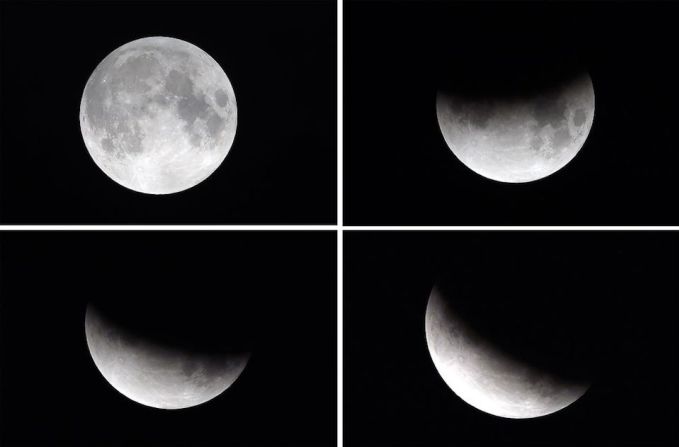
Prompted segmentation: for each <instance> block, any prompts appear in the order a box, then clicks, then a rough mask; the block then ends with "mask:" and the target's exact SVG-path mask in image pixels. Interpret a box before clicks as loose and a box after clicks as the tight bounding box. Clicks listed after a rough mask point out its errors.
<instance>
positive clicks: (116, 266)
mask: <svg viewBox="0 0 679 447" xmlns="http://www.w3.org/2000/svg"><path fill="white" fill-rule="evenodd" d="M0 248H1V249H2V257H1V262H0V278H2V281H1V282H0V309H1V312H0V362H1V365H2V374H1V375H0V417H1V420H0V444H2V445H3V446H8V447H10V446H67V445H68V446H80V445H81V446H88V445H111V446H113V445H132V446H148V445H154V446H155V445H158V446H160V445H163V446H186V445H195V446H201V447H202V446H205V447H207V446H214V445H234V446H261V447H265V446H279V445H280V446H290V447H292V446H300V445H309V446H311V445H314V446H325V447H335V446H336V443H337V441H336V428H335V427H336V423H337V412H336V409H337V403H336V392H337V391H336V379H337V376H336V371H337V355H336V351H335V346H336V344H337V341H336V336H337V326H336V318H337V316H336V304H335V303H336V289H337V285H336V272H337V268H336V259H337V254H336V251H335V248H336V235H335V233H334V232H320V231H317V232H293V231H281V232H273V231H257V232H240V231H209V232H208V231H179V232H173V231H158V232H155V231H112V232H107V231H76V232H66V231H57V232H54V231H26V232H24V231H11V232H8V231H4V232H2V233H0ZM112 424H113V426H112Z"/></svg>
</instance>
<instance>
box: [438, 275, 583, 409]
mask: <svg viewBox="0 0 679 447" xmlns="http://www.w3.org/2000/svg"><path fill="white" fill-rule="evenodd" d="M425 329H426V338H427V346H428V348H429V353H430V355H431V358H432V360H433V362H434V365H435V366H436V369H437V370H438V372H439V374H440V375H441V377H442V378H443V380H444V381H445V383H446V384H447V385H448V386H449V387H450V388H451V389H452V390H453V392H455V394H457V395H458V396H459V397H460V398H461V399H462V400H464V401H465V402H467V403H468V404H470V405H472V406H473V407H475V408H478V409H479V410H482V411H484V412H486V413H490V414H493V415H495V416H500V417H504V418H512V419H523V418H534V417H539V416H545V415H548V414H551V413H554V412H556V411H559V410H561V409H563V408H565V407H567V406H569V405H570V404H572V403H573V402H575V401H576V400H578V399H579V398H580V397H581V396H582V395H583V394H584V393H585V392H586V391H587V389H588V388H589V385H590V384H589V382H585V381H582V380H578V381H574V380H569V379H566V378H564V377H560V376H557V375H556V374H554V373H553V372H547V371H545V370H543V369H540V368H538V367H535V366H533V365H531V364H530V363H528V362H525V361H522V360H519V359H518V358H517V357H516V356H513V355H511V354H509V353H508V352H504V351H503V350H502V349H500V348H499V347H498V346H497V344H495V343H493V342H492V341H490V340H489V339H487V338H485V337H484V336H483V334H479V333H477V332H476V331H475V330H474V328H472V327H471V325H469V324H467V322H465V321H464V320H463V318H461V317H460V316H459V315H458V313H457V312H456V311H455V309H454V306H452V305H451V303H450V300H449V299H448V298H447V297H445V296H444V294H443V292H442V291H441V289H439V288H437V287H435V288H434V289H433V290H432V293H431V295H430V297H429V303H428V304H427V311H426V317H425Z"/></svg>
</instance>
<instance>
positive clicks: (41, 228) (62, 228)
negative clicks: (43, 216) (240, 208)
mask: <svg viewBox="0 0 679 447" xmlns="http://www.w3.org/2000/svg"><path fill="white" fill-rule="evenodd" d="M0 231H337V225H0Z"/></svg>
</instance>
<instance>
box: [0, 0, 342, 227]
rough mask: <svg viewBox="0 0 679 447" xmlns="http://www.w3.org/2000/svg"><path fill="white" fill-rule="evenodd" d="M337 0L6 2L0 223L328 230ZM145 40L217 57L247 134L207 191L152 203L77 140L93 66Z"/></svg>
mask: <svg viewBox="0 0 679 447" xmlns="http://www.w3.org/2000/svg"><path fill="white" fill-rule="evenodd" d="M335 11H336V5H335V3H334V2H330V1H314V2H286V1H268V2H267V1H252V2H241V1H239V2H228V1H227V2H213V1H207V2H199V1H195V2H194V1H191V2H176V1H172V2H157V1H149V2H136V1H135V2H132V1H121V2H110V1H97V2H82V1H80V2H79V1H75V2H73V1H59V2H42V1H21V2H5V1H3V2H2V3H1V4H0V64H1V66H2V78H1V84H0V85H1V87H0V96H1V101H0V113H1V115H0V116H1V119H0V122H1V123H2V124H1V126H2V128H1V132H0V138H1V140H0V146H1V147H2V159H1V162H2V163H1V168H0V220H1V221H2V222H3V223H12V224H24V223H33V224H74V223H75V224H145V223H155V224H165V223H170V224H203V223H204V224H213V223H217V224H301V223H308V224H323V223H326V224H327V223H334V220H335V213H336V208H337V205H336V203H337V201H336V197H337V193H336V184H337V180H336V179H337V168H336V160H337V155H336V154H337V151H336V147H337V139H336V117H337V112H336V110H337V101H336V98H337V94H336V91H337V89H336V86H337V81H336V79H337V77H336V73H337V63H336V60H337V57H336V55H337V52H336V42H337V33H336V29H337V25H336V23H337V17H336V12H335ZM148 36H170V37H176V38H178V39H182V40H186V41H188V42H190V43H192V44H194V45H196V46H198V47H199V48H201V49H203V50H204V51H206V52H207V53H208V54H210V55H211V56H212V57H213V58H214V59H215V60H216V61H217V62H218V63H219V64H220V65H221V67H222V68H223V69H224V71H225V73H226V74H227V76H228V77H229V80H230V81H231V84H232V85H233V87H234V90H235V93H236V101H237V104H238V128H237V131H236V139H235V141H234V144H233V146H232V147H231V151H230V152H229V154H228V156H227V158H226V160H225V161H224V162H223V163H222V165H221V167H220V168H219V169H218V170H217V171H215V172H214V173H213V174H212V175H211V176H210V177H209V178H208V179H207V180H205V181H204V182H202V183H201V184H200V185H198V186H196V187H194V188H191V189H189V190H187V191H183V192H181V193H179V194H171V195H167V196H160V197H154V196H151V195H146V194H142V193H137V192H134V191H131V190H128V189H126V188H124V187H122V186H119V185H118V184H117V183H115V182H114V181H113V180H110V179H109V178H108V177H107V176H106V175H105V174H104V173H103V172H102V171H101V170H99V168H98V167H97V166H96V165H95V164H94V162H93V161H92V159H91V157H90V155H89V153H88V151H87V149H86V147H85V144H84V142H83V140H82V136H81V133H80V123H79V118H78V115H79V107H80V99H81V96H82V92H83V89H84V87H85V83H86V82H87V79H88V78H89V76H90V75H91V74H92V71H93V70H94V69H95V67H96V66H97V64H99V62H101V60H102V59H103V58H104V57H105V56H106V55H107V54H108V53H110V52H111V51H113V50H114V49H116V48H118V47H119V46H121V45H123V44H125V43H127V42H129V41H132V40H135V39H138V38H141V37H148Z"/></svg>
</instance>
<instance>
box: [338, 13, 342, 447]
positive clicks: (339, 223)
mask: <svg viewBox="0 0 679 447" xmlns="http://www.w3.org/2000/svg"><path fill="white" fill-rule="evenodd" d="M343 2H344V0H337V447H343V445H344V436H343V435H344V399H343V398H344V326H343V324H344V296H343V292H344V283H343V281H344V264H343V263H344V231H343V225H344V189H343V188H344V178H343V176H344V29H343V26H344V4H343Z"/></svg>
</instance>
